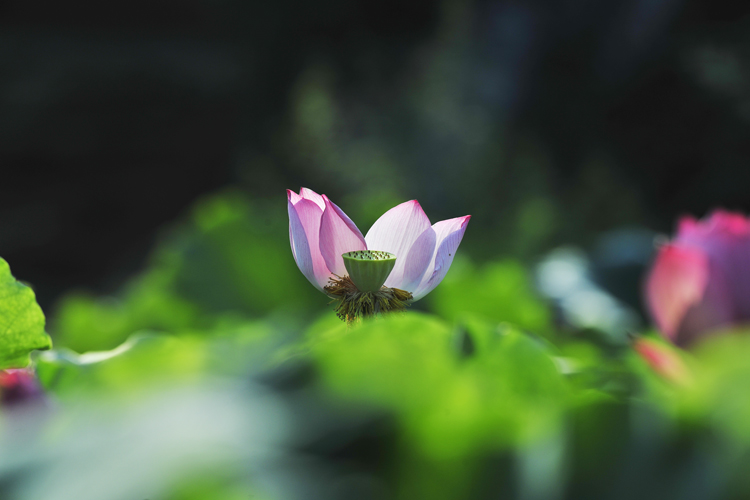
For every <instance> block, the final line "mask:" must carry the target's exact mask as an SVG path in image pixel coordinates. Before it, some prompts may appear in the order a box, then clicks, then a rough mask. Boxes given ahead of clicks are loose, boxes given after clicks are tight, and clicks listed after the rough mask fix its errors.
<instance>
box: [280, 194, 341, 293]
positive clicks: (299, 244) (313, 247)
mask: <svg viewBox="0 0 750 500" xmlns="http://www.w3.org/2000/svg"><path fill="white" fill-rule="evenodd" d="M294 194H295V193H294V192H292V191H288V192H287V211H288V212H289V240H290V242H291V245H292V254H293V255H294V260H295V261H296V262H297V267H299V269H300V271H302V274H304V275H305V277H306V278H307V279H308V280H309V281H310V283H312V284H313V286H315V287H316V288H317V289H318V290H321V291H322V290H323V287H324V286H325V285H326V284H327V283H328V277H329V276H330V275H331V273H330V271H328V268H327V267H326V265H325V261H324V260H323V256H322V255H321V254H320V245H319V244H318V237H319V233H320V221H321V217H322V215H323V211H322V210H321V209H320V208H319V207H318V205H316V204H315V203H314V202H312V201H310V200H306V199H302V198H299V197H298V199H297V202H296V204H295V203H294V202H293V200H294V196H293V195H294Z"/></svg>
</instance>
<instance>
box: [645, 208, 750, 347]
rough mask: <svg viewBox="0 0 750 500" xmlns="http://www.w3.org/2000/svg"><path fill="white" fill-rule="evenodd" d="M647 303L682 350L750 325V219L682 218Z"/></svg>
mask: <svg viewBox="0 0 750 500" xmlns="http://www.w3.org/2000/svg"><path fill="white" fill-rule="evenodd" d="M646 300H647V304H648V308H649V310H650V311H651V315H652V316H653V318H654V320H655V322H656V324H657V326H658V327H659V329H660V330H661V331H662V333H664V334H665V335H666V336H667V337H668V338H669V339H671V340H672V341H673V342H675V343H676V344H678V345H681V346H686V345H689V344H691V343H692V342H694V341H696V340H698V339H700V338H702V337H704V336H706V335H708V334H710V333H712V332H715V331H717V330H719V329H721V328H723V327H729V326H732V325H736V324H740V323H744V322H748V321H750V219H748V218H747V217H745V216H743V215H742V214H739V213H733V212H727V211H724V210H716V211H714V212H713V213H712V214H711V216H710V217H707V218H706V219H703V220H701V221H696V220H695V219H693V218H692V217H683V218H682V219H681V220H680V221H679V224H678V228H677V237H676V238H674V239H673V240H672V241H671V242H669V243H667V244H665V245H664V246H662V247H661V248H660V249H659V251H658V254H657V256H656V260H655V261H654V264H653V267H652V269H651V271H650V274H649V276H648V278H647V281H646Z"/></svg>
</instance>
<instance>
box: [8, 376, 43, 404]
mask: <svg viewBox="0 0 750 500" xmlns="http://www.w3.org/2000/svg"><path fill="white" fill-rule="evenodd" d="M43 399H44V391H43V390H42V387H41V385H39V381H38V380H37V378H36V376H35V375H34V372H32V371H31V370H28V369H25V368H18V369H11V370H0V406H2V407H11V406H17V405H21V404H24V405H25V404H28V403H33V402H39V401H42V400H43Z"/></svg>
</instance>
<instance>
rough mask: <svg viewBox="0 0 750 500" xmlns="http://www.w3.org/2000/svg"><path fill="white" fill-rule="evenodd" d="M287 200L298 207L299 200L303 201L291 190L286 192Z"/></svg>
mask: <svg viewBox="0 0 750 500" xmlns="http://www.w3.org/2000/svg"><path fill="white" fill-rule="evenodd" d="M286 199H287V200H288V201H290V202H292V205H296V204H297V202H298V201H299V200H301V199H302V197H301V196H300V195H298V194H297V193H295V192H294V191H292V190H291V189H287V190H286Z"/></svg>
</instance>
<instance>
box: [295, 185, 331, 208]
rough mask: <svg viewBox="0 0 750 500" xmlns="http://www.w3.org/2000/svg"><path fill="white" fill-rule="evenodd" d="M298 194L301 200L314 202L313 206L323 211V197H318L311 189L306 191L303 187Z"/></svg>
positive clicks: (324, 206) (324, 204) (324, 205)
mask: <svg viewBox="0 0 750 500" xmlns="http://www.w3.org/2000/svg"><path fill="white" fill-rule="evenodd" d="M299 194H300V196H301V197H302V198H304V199H306V200H310V201H314V202H315V204H316V205H318V206H319V207H320V210H321V211H322V210H325V208H326V203H325V201H324V200H323V197H322V196H321V195H319V194H318V193H316V192H315V191H313V190H312V189H307V188H304V187H303V188H302V189H300V191H299Z"/></svg>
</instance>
